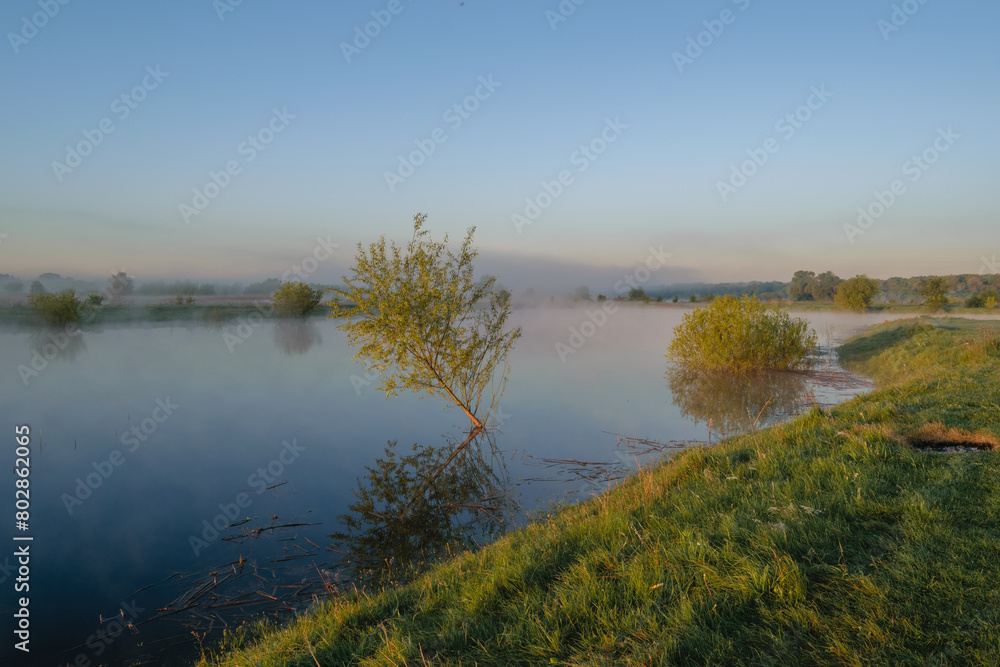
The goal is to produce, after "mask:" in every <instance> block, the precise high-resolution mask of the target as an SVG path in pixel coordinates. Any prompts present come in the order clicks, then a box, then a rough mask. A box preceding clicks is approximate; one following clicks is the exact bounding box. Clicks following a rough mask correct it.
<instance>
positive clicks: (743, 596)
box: [201, 320, 1000, 667]
mask: <svg viewBox="0 0 1000 667" xmlns="http://www.w3.org/2000/svg"><path fill="white" fill-rule="evenodd" d="M984 327H985V328H984ZM981 329H983V330H982V331H981ZM998 337H1000V328H998V327H997V325H996V324H990V325H983V324H981V323H975V324H972V323H966V322H961V321H954V320H934V321H931V323H930V324H929V325H920V326H917V327H915V326H914V325H913V323H912V322H900V323H892V324H887V325H879V326H877V327H875V328H873V329H872V330H871V331H870V332H868V333H866V334H865V335H864V336H862V337H860V338H857V339H855V340H852V341H850V342H849V343H848V344H846V345H845V346H844V347H843V348H842V349H841V355H842V359H843V361H844V362H845V363H846V364H847V365H848V366H850V367H852V368H855V369H857V370H859V371H862V372H866V373H868V374H870V375H872V376H874V377H875V378H876V380H877V382H878V385H879V389H878V390H876V391H873V392H872V393H870V394H868V395H865V396H862V397H860V398H857V399H855V400H853V401H851V402H849V403H846V404H843V405H841V406H838V407H837V408H834V409H832V410H830V411H820V410H818V409H817V410H813V411H812V412H811V413H810V414H808V415H805V416H803V417H801V418H799V419H796V420H794V421H792V422H789V423H787V424H784V425H781V426H777V427H774V428H770V429H766V430H762V431H758V432H755V433H751V434H748V435H745V436H740V437H736V438H732V439H730V440H727V441H724V442H723V443H721V444H719V445H716V446H714V447H711V448H698V449H692V450H688V451H686V452H683V453H681V454H679V455H677V456H675V457H674V458H673V459H671V460H670V461H668V462H665V463H663V464H661V465H658V466H656V467H653V468H649V469H645V470H642V471H641V472H639V473H637V474H636V475H634V476H633V477H631V478H630V479H628V480H627V481H625V482H624V483H622V484H621V485H620V486H618V487H616V488H615V489H613V490H612V491H610V492H608V493H605V494H603V495H601V496H599V497H596V498H593V499H591V500H589V501H587V502H585V503H582V504H580V505H575V506H570V507H566V508H562V509H560V510H558V511H553V512H551V513H549V514H547V515H545V516H542V517H540V518H539V520H538V521H537V522H535V523H533V524H532V525H530V526H528V527H526V528H524V529H522V530H519V531H517V532H514V533H511V534H509V535H507V536H505V537H503V538H502V539H500V540H499V541H498V542H497V543H495V544H493V545H492V546H490V547H487V548H485V549H482V550H481V551H478V552H476V553H469V554H465V555H462V556H459V557H456V558H454V559H452V560H450V561H447V562H445V563H443V564H441V565H438V566H435V567H433V568H432V569H431V570H430V571H429V572H427V573H426V574H424V575H422V576H419V577H418V578H416V579H415V580H414V581H413V582H412V583H409V584H407V585H402V586H398V587H395V588H391V589H387V590H383V591H373V592H353V593H350V594H347V595H344V596H343V597H341V598H340V599H337V600H335V601H330V602H326V603H323V604H320V605H318V606H317V607H316V608H315V609H314V610H313V611H312V612H311V613H309V614H308V615H303V616H301V617H299V618H297V619H295V620H294V621H293V622H290V623H288V624H286V625H284V626H282V627H269V628H265V627H263V626H259V627H244V628H241V629H239V630H237V631H235V632H230V633H229V634H227V636H226V637H225V640H224V643H223V645H222V646H221V647H219V653H217V654H215V655H214V656H212V657H210V658H206V659H205V660H203V661H202V663H201V664H203V665H219V666H230V665H231V666H234V667H235V666H236V665H240V666H244V665H295V666H315V665H316V664H320V665H341V664H344V665H365V666H374V665H422V664H446V665H469V666H470V667H471V666H472V665H526V664H561V665H607V664H623V665H996V664H1000V521H998V519H1000V453H997V452H994V451H984V452H982V453H973V454H940V453H925V452H921V451H917V450H915V449H914V448H912V447H911V446H910V445H909V444H908V443H909V442H911V441H916V440H915V435H916V434H919V433H923V434H925V435H926V434H929V433H932V434H936V435H937V437H938V438H939V439H941V440H942V441H950V440H956V441H962V442H973V441H975V442H979V443H981V445H982V446H984V447H987V448H989V447H992V446H993V445H992V444H990V443H996V442H997V438H998V437H1000V383H998V382H997V379H998V377H1000V353H998V345H997V340H998ZM973 436H975V437H973ZM921 442H923V443H924V444H927V442H928V440H927V439H926V438H925V439H924V440H923V441H921ZM261 633H264V634H261Z"/></svg>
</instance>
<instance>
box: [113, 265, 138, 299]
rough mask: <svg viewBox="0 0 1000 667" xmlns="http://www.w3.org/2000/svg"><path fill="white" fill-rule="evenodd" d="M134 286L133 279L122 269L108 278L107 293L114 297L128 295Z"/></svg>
mask: <svg viewBox="0 0 1000 667" xmlns="http://www.w3.org/2000/svg"><path fill="white" fill-rule="evenodd" d="M134 288H135V281H134V280H132V278H131V277H130V276H129V275H128V274H127V273H125V272H124V271H119V272H118V273H116V274H114V275H113V276H111V277H110V278H109V279H108V294H110V295H111V296H113V297H114V298H115V299H119V298H121V297H123V296H128V295H129V294H131V293H132V290H133V289H134Z"/></svg>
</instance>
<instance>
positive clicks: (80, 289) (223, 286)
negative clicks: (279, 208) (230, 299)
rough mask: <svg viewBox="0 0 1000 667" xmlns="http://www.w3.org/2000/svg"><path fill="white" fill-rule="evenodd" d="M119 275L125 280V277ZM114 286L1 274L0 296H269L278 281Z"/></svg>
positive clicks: (58, 277) (160, 282)
mask: <svg viewBox="0 0 1000 667" xmlns="http://www.w3.org/2000/svg"><path fill="white" fill-rule="evenodd" d="M120 275H123V276H124V274H120ZM111 280H115V279H114V278H112V279H111ZM115 285H116V288H115V289H111V282H109V281H96V280H80V279H78V278H71V277H69V276H61V275H59V274H58V273H43V274H41V275H40V276H38V277H37V278H35V279H34V280H23V279H21V278H18V277H17V276H12V275H8V274H6V273H0V295H7V296H25V295H27V294H29V293H32V292H33V291H39V289H38V288H39V287H41V288H42V289H44V291H46V292H62V291H64V290H68V289H71V290H73V291H74V292H76V293H77V295H79V296H83V295H86V294H88V293H96V294H103V293H105V292H106V291H107V292H111V293H115V294H119V295H121V296H270V295H271V294H272V293H273V292H274V291H275V290H276V289H278V287H280V286H281V281H280V280H279V279H277V278H268V279H267V280H262V281H260V282H256V283H251V284H249V285H246V286H244V284H243V283H239V282H234V283H225V282H198V281H194V280H174V281H166V280H148V281H145V282H140V283H135V284H133V281H132V279H131V278H129V277H128V276H124V282H122V281H119V282H117V283H115ZM122 285H127V287H126V288H125V289H122V288H121V287H122ZM310 287H312V288H313V289H325V288H326V286H325V285H316V284H311V285H310Z"/></svg>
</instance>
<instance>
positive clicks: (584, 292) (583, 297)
mask: <svg viewBox="0 0 1000 667" xmlns="http://www.w3.org/2000/svg"><path fill="white" fill-rule="evenodd" d="M573 301H590V288H589V287H587V286H586V285H580V286H579V287H577V288H576V289H575V290H573Z"/></svg>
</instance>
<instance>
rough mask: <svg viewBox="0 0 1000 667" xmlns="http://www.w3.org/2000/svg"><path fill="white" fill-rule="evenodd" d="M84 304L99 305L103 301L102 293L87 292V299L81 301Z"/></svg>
mask: <svg viewBox="0 0 1000 667" xmlns="http://www.w3.org/2000/svg"><path fill="white" fill-rule="evenodd" d="M83 303H84V305H85V306H100V305H101V304H102V303H104V295H103V294H96V293H95V294H88V295H87V299H86V300H85V301H84V302H83Z"/></svg>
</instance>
